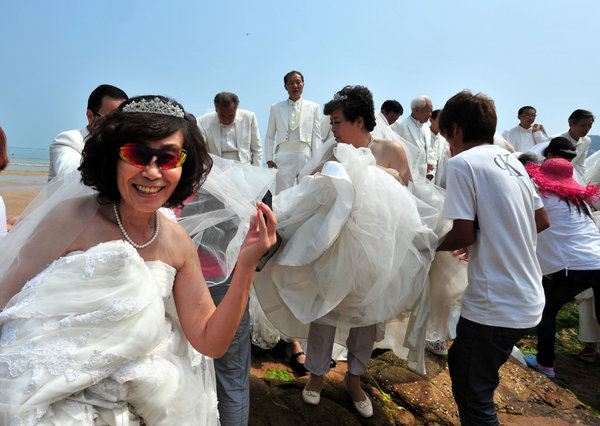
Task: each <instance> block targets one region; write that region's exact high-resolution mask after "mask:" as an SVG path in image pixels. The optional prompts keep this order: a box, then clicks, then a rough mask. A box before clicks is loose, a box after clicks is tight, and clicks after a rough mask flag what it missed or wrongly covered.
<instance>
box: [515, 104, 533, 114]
mask: <svg viewBox="0 0 600 426" xmlns="http://www.w3.org/2000/svg"><path fill="white" fill-rule="evenodd" d="M526 109H532V110H534V111H536V109H535V108H534V107H532V106H529V105H525V106H524V107H521V108H519V112H518V113H517V115H521V114H523V113H524V112H525V110H526ZM536 112H537V111H536Z"/></svg>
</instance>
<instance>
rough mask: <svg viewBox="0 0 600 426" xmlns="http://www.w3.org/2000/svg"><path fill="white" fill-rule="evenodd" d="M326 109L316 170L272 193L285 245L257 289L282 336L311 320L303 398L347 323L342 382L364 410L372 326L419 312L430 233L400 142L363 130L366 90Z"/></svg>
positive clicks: (316, 388)
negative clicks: (327, 124)
mask: <svg viewBox="0 0 600 426" xmlns="http://www.w3.org/2000/svg"><path fill="white" fill-rule="evenodd" d="M325 114H329V116H330V120H331V124H332V130H333V134H334V136H335V141H332V143H331V144H327V145H325V146H324V147H323V151H322V152H320V153H319V155H318V157H320V158H319V159H318V160H317V161H318V162H317V163H311V165H310V167H311V171H316V173H315V174H314V175H312V176H307V177H305V178H303V180H302V181H301V182H300V183H299V184H298V185H296V186H295V187H293V188H290V189H288V190H286V191H283V192H281V193H280V194H278V196H277V197H275V199H274V202H273V207H274V211H276V212H278V223H279V225H278V226H279V227H278V232H279V233H280V235H281V236H282V238H283V241H284V243H283V245H282V249H281V250H280V251H279V253H278V255H277V256H276V257H274V258H273V259H271V261H270V262H269V263H268V264H267V267H266V268H265V270H263V272H261V274H260V276H258V277H257V280H255V289H256V292H257V295H258V298H259V300H260V302H261V305H262V307H263V309H264V312H265V313H266V315H267V317H268V318H269V320H271V322H272V323H273V325H274V326H275V327H276V328H277V329H279V330H281V332H282V333H283V334H284V335H286V336H290V337H305V336H303V335H302V334H303V333H304V331H305V330H303V328H304V329H305V328H306V327H307V325H309V326H308V343H307V351H306V363H305V367H306V368H307V369H308V370H309V371H310V372H311V377H310V380H309V382H308V384H307V385H306V387H305V389H304V390H303V392H302V396H303V399H304V401H305V402H307V403H308V404H313V405H317V404H319V402H320V393H321V388H322V386H323V375H324V374H326V373H327V372H328V371H329V368H330V357H331V350H332V345H333V341H334V336H335V334H336V328H341V329H345V330H346V331H345V332H346V333H348V334H347V335H348V338H347V340H346V346H347V348H348V374H347V375H346V379H345V383H346V389H347V391H348V393H349V395H350V397H351V398H352V400H353V402H354V405H355V407H356V409H357V410H358V411H359V413H360V414H361V415H362V416H365V417H369V416H371V415H372V414H373V408H372V404H371V401H370V400H369V398H368V396H367V395H366V394H365V393H364V392H363V391H362V389H361V388H360V375H361V374H363V373H364V372H365V370H366V366H367V363H368V361H369V357H370V354H371V351H372V348H373V344H374V342H375V340H376V339H377V338H379V339H380V338H381V335H380V333H379V331H381V330H380V327H378V325H379V324H382V323H385V321H386V320H388V319H390V318H393V317H395V316H396V315H397V314H399V313H401V312H410V311H415V310H421V311H422V312H425V311H426V310H427V308H426V306H425V305H426V303H427V297H426V293H427V291H426V276H427V271H428V268H429V263H430V261H431V258H432V257H433V253H434V250H435V246H436V241H437V238H436V236H435V234H434V232H433V231H432V230H431V228H429V227H427V226H425V225H424V224H423V222H422V220H421V217H420V213H419V211H418V208H417V202H418V201H417V200H416V198H415V197H414V196H413V195H412V194H411V193H410V190H409V189H408V188H407V187H406V185H407V184H408V183H409V182H410V180H411V176H410V171H409V168H408V163H407V161H406V156H405V154H404V151H403V149H402V147H401V145H400V144H399V143H397V142H392V141H383V140H373V139H372V138H371V135H370V133H369V132H370V131H371V130H372V129H373V126H374V125H375V117H374V106H373V98H372V95H371V92H370V91H369V90H368V89H367V88H366V87H362V86H353V87H351V86H347V87H345V88H344V89H342V90H341V91H339V92H338V93H337V94H336V96H335V97H334V99H333V100H332V101H331V102H329V103H327V104H326V105H325ZM309 173H310V172H309ZM288 313H291V314H293V316H294V317H295V318H296V319H297V320H290V315H289V314H288ZM425 316H426V314H425ZM298 322H299V323H301V324H300V325H298ZM295 327H296V328H295ZM294 328H295V329H294ZM348 329H349V332H348ZM338 331H339V330H338ZM423 333H424V329H423ZM416 340H418V339H416ZM422 340H424V334H423V336H422Z"/></svg>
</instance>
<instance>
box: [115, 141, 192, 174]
mask: <svg viewBox="0 0 600 426" xmlns="http://www.w3.org/2000/svg"><path fill="white" fill-rule="evenodd" d="M119 157H121V160H123V161H125V162H126V163H127V164H131V165H132V166H135V167H140V168H141V167H146V166H147V165H148V164H150V162H151V161H152V159H153V158H154V157H156V164H157V166H158V167H159V168H160V169H161V170H169V169H174V168H176V167H181V165H182V164H183V162H184V161H185V159H186V157H187V151H186V150H185V149H183V148H160V149H153V148H149V147H147V146H146V145H142V144H137V143H126V144H125V145H123V146H122V147H120V148H119Z"/></svg>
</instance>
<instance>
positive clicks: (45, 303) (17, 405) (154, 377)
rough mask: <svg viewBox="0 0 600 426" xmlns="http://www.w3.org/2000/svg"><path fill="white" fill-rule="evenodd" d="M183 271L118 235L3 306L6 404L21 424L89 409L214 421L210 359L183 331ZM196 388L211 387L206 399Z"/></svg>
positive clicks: (60, 264)
mask: <svg viewBox="0 0 600 426" xmlns="http://www.w3.org/2000/svg"><path fill="white" fill-rule="evenodd" d="M175 275H176V270H175V269H174V268H173V267H171V266H169V265H167V264H165V263H163V262H160V261H152V262H144V261H143V259H141V257H140V256H139V254H138V253H137V251H136V250H135V249H134V248H133V247H132V246H130V245H129V244H128V243H126V242H124V241H111V242H108V243H102V244H99V245H98V246H95V247H92V248H91V249H89V250H87V251H85V252H74V253H70V254H69V255H68V256H65V257H63V258H60V259H58V260H56V261H55V262H53V263H52V264H51V265H50V266H49V267H48V268H46V269H45V270H44V271H43V272H41V273H40V274H38V275H37V276H36V277H35V278H34V279H32V280H30V281H29V282H28V283H27V284H26V285H25V286H24V287H23V289H22V290H21V292H20V293H18V294H17V295H16V296H15V297H13V299H11V301H10V302H9V304H8V305H7V306H6V308H5V309H4V311H2V312H1V313H0V326H1V327H2V336H1V337H0V414H2V415H4V416H5V418H6V419H11V421H13V420H14V421H17V420H15V419H18V421H17V423H16V424H35V423H36V422H38V421H41V420H44V421H45V420H47V419H50V418H51V419H53V421H55V422H56V418H59V419H61V420H60V421H59V422H58V423H60V424H71V423H72V424H82V423H80V421H81V419H83V418H86V415H85V413H88V414H89V413H90V412H92V413H95V414H94V416H100V417H101V418H102V419H103V420H104V421H105V422H107V423H108V424H112V423H118V422H119V421H121V420H122V419H121V417H122V418H128V419H129V418H132V419H133V418H135V417H136V416H139V417H142V418H143V419H144V421H145V422H146V424H186V423H187V424H204V423H207V422H209V420H210V419H213V418H214V419H215V421H216V418H217V417H216V393H215V390H214V386H213V385H214V383H213V379H212V376H211V373H210V371H211V369H212V364H211V365H207V362H208V360H207V359H206V358H205V357H202V356H201V355H200V354H198V353H197V352H195V351H194V350H193V349H192V348H191V346H190V345H189V343H188V342H187V340H186V339H185V336H184V334H183V332H182V331H181V327H180V325H179V321H178V317H177V312H176V310H175V307H174V303H173V300H172V286H173V281H174V278H175ZM207 383H208V384H207ZM197 392H200V393H202V394H206V398H207V403H206V404H204V406H203V407H202V408H197V407H196V406H195V405H194V404H197V398H202V397H199V395H197ZM213 394H214V395H213ZM192 396H193V397H194V401H192ZM213 397H214V398H213ZM129 406H130V407H132V408H131V410H130V409H129V408H127V407H129ZM213 408H214V412H213ZM208 413H211V414H210V415H208ZM63 415H64V416H66V417H65V418H64V419H63V417H61V416H63ZM207 415H208V417H206V421H197V419H199V418H202V416H207ZM94 416H91V417H92V418H94ZM103 416H104V417H103ZM106 416H108V417H107V418H109V419H113V420H114V421H113V420H107V418H105V417H106ZM198 416H200V417H198ZM88 417H89V416H88ZM117 417H119V418H120V420H118V421H117V420H115V419H116V418H117ZM73 418H76V419H78V420H77V421H74V420H72V419H73ZM95 418H98V417H95ZM186 418H189V419H188V420H185V419H186ZM1 419H2V417H0V420H1ZM65 419H67V420H68V421H67V420H65ZM192 419H193V420H192ZM0 423H2V422H1V421H0ZM3 424H9V423H8V422H4V423H3ZM92 424H93V423H92ZM124 424H127V423H124Z"/></svg>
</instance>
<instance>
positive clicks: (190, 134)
mask: <svg viewBox="0 0 600 426" xmlns="http://www.w3.org/2000/svg"><path fill="white" fill-rule="evenodd" d="M155 98H158V100H159V103H160V104H162V105H167V106H172V107H179V108H181V112H182V113H183V114H184V116H183V117H182V118H181V117H177V116H175V115H169V114H163V113H159V112H133V111H131V108H130V110H129V111H127V108H126V107H127V105H130V104H131V103H133V102H140V101H142V100H147V101H152V100H154V99H155ZM123 108H126V111H127V112H123ZM133 110H134V111H135V109H133ZM177 131H181V133H182V134H183V148H184V149H185V150H186V151H187V158H186V160H185V161H184V163H183V165H182V173H181V178H180V179H179V182H178V183H177V186H176V187H175V191H173V194H171V197H169V199H168V200H167V202H166V203H165V207H174V206H179V205H181V204H182V203H183V201H184V200H185V199H187V198H188V197H189V196H190V195H192V194H193V192H194V190H195V189H196V188H197V187H198V186H200V185H201V184H202V183H203V182H204V179H205V178H206V175H207V174H208V172H209V171H210V169H211V167H212V159H211V158H210V155H208V151H207V150H206V145H205V143H204V140H203V139H202V136H201V134H200V130H199V129H198V125H197V123H196V118H195V117H194V116H193V115H192V114H189V113H185V112H184V109H183V107H182V106H181V104H179V103H177V102H175V101H174V100H172V99H169V98H166V97H164V96H155V95H152V96H136V97H134V98H131V99H129V100H128V101H127V102H125V103H123V104H122V105H121V106H120V107H119V109H118V110H116V111H115V112H113V113H111V114H109V115H107V116H106V117H104V118H103V119H102V120H101V122H100V123H99V126H98V127H97V128H96V129H95V130H94V131H93V132H92V134H91V135H90V136H89V138H88V139H87V140H86V142H85V148H84V149H83V153H82V156H83V158H82V160H81V166H79V170H80V171H81V181H82V182H83V183H84V184H85V185H87V186H90V187H92V188H94V189H95V190H97V191H98V201H99V202H100V203H103V204H106V203H110V202H118V201H119V200H120V199H121V194H120V192H119V189H118V186H117V163H118V161H121V160H120V158H119V148H120V147H121V146H123V145H125V144H126V143H139V144H143V143H145V142H152V141H157V140H161V139H164V138H166V137H167V136H170V135H172V134H173V133H175V132H177Z"/></svg>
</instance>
